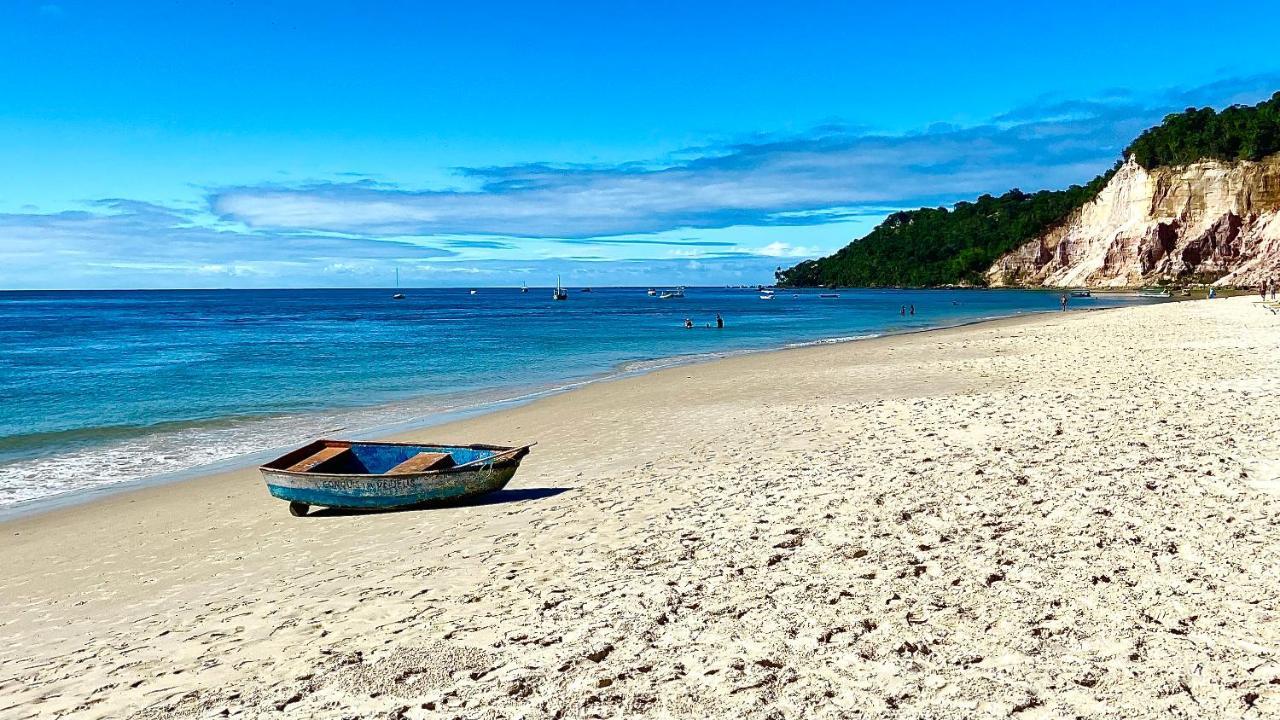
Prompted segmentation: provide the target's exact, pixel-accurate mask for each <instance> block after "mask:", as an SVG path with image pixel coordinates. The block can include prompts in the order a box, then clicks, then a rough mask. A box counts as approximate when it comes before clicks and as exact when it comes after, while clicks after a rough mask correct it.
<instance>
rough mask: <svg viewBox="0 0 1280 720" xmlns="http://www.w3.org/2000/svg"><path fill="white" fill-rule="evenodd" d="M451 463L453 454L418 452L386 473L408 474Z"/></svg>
mask: <svg viewBox="0 0 1280 720" xmlns="http://www.w3.org/2000/svg"><path fill="white" fill-rule="evenodd" d="M452 465H453V456H452V455H450V454H449V453H433V452H420V453H418V454H417V455H414V456H413V457H411V458H409V459H408V460H405V461H404V462H402V463H400V464H399V465H397V466H395V467H393V468H391V469H390V470H388V471H387V472H386V473H385V474H386V475H408V474H410V473H420V472H427V471H429V470H443V469H444V468H447V467H450V466H452Z"/></svg>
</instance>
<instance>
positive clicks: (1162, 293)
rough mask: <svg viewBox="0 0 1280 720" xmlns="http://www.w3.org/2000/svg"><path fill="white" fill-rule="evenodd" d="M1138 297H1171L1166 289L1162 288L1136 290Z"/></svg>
mask: <svg viewBox="0 0 1280 720" xmlns="http://www.w3.org/2000/svg"><path fill="white" fill-rule="evenodd" d="M1138 297H1144V298H1167V297H1173V295H1172V294H1170V293H1169V291H1168V290H1165V289H1164V288H1143V289H1141V290H1139V291H1138Z"/></svg>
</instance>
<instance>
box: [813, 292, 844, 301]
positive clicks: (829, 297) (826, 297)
mask: <svg viewBox="0 0 1280 720" xmlns="http://www.w3.org/2000/svg"><path fill="white" fill-rule="evenodd" d="M818 297H820V298H822V299H824V300H834V299H836V298H838V297H840V293H818Z"/></svg>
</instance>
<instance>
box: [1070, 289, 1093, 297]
mask: <svg viewBox="0 0 1280 720" xmlns="http://www.w3.org/2000/svg"><path fill="white" fill-rule="evenodd" d="M1071 297H1074V298H1086V297H1093V293H1091V292H1089V291H1088V290H1072V291H1071Z"/></svg>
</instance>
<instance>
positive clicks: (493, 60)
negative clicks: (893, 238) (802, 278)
mask: <svg viewBox="0 0 1280 720" xmlns="http://www.w3.org/2000/svg"><path fill="white" fill-rule="evenodd" d="M1256 14H1257V5H1256V4H1248V5H1246V4H1244V3H1233V2H1220V3H1214V4H1209V3H1199V2H1197V3H1192V2H1179V1H1176V0H1174V1H1165V2H1159V3H1154V2H1150V3H1146V2H1133V3H1116V2H1106V3H1093V2H1076V3H1072V4H1070V5H1069V6H1053V5H1051V4H1040V3H1026V2H1019V3H1004V4H996V3H986V4H982V5H981V6H976V5H975V6H971V7H967V8H966V7H957V6H954V5H953V4H951V3H945V4H944V3H936V4H930V3H877V4H875V5H857V4H854V3H785V4H783V3H760V4H753V3H750V2H738V3H724V4H712V3H674V2H673V3H665V2H635V3H630V2H618V3H598V2H593V3H536V4H535V3H521V4H516V3H479V2H476V3H467V4H461V3H459V4H456V5H453V6H448V5H445V4H435V3H427V4H408V3H389V2H388V3H379V2H361V3H355V2H351V3H346V2H324V1H322V0H314V1H312V2H305V3H303V2H297V3H293V2H254V3H235V4H232V3H223V2H202V3H195V2H193V3H174V2H171V1H169V2H128V3H125V2H118V3H112V2H102V1H98V2H80V1H77V0H54V1H52V2H28V1H27V0H4V2H0V163H2V164H3V167H4V172H2V173H0V288H10V289H12V288H131V287H317V286H370V285H382V284H387V283H389V282H390V279H391V277H392V276H393V273H394V269H395V268H396V267H399V268H400V272H401V277H402V280H403V281H404V284H406V285H464V286H465V285H477V286H480V285H514V284H519V283H521V282H528V283H529V284H530V285H539V284H543V285H545V284H550V283H552V282H554V278H555V275H556V274H557V273H560V274H563V275H564V276H565V278H566V282H568V283H571V284H592V285H605V284H634V285H655V284H676V283H682V284H723V283H756V282H767V281H769V280H770V278H771V275H772V270H773V268H774V267H776V266H778V265H790V264H793V263H794V262H796V261H797V260H799V259H802V258H804V257H811V256H815V255H820V254H825V253H827V252H830V251H832V250H834V249H837V248H839V247H841V246H843V245H844V244H845V243H847V242H848V241H850V240H851V239H853V238H855V237H858V236H860V235H862V234H864V233H865V232H866V231H867V230H869V229H870V228H871V227H873V226H874V225H875V224H876V223H877V222H879V220H880V219H881V218H882V217H883V216H884V215H885V214H886V213H887V212H890V211H892V210H895V209H899V208H908V207H917V206H920V205H936V204H947V203H951V202H954V201H956V200H959V199H963V198H967V197H972V196H975V195H977V194H981V193H983V192H992V193H999V192H1003V191H1004V190H1007V189H1008V188H1010V187H1020V188H1022V189H1023V190H1036V189H1041V188H1055V187H1062V186H1065V185H1067V184H1070V183H1073V182H1084V181H1087V180H1088V179H1090V178H1091V177H1093V176H1094V175H1096V174H1097V173H1098V172H1100V171H1102V170H1104V169H1105V168H1106V167H1108V166H1110V165H1111V163H1112V162H1114V160H1115V158H1116V157H1118V154H1119V152H1120V150H1121V148H1123V146H1124V145H1125V144H1126V143H1127V142H1128V141H1129V140H1130V139H1132V137H1133V136H1135V135H1136V134H1137V133H1138V132H1140V131H1141V130H1142V129H1143V128H1145V127H1147V126H1149V125H1151V124H1154V123H1156V122H1158V121H1159V119H1160V118H1161V117H1162V116H1163V115H1164V114H1165V113H1167V112H1170V111H1175V110H1179V109H1181V108H1183V107H1186V106H1188V105H1205V104H1209V105H1214V106H1216V107H1222V106H1224V105H1227V104H1230V103H1234V102H1249V103H1252V102H1255V101H1257V100H1259V99H1262V98H1264V97H1267V96H1269V95H1270V94H1271V93H1272V92H1274V91H1276V90H1280V56H1277V55H1276V54H1275V53H1274V52H1273V51H1272V50H1271V48H1270V46H1269V44H1268V43H1266V42H1263V41H1259V40H1256V39H1250V38H1249V37H1247V36H1241V35H1239V34H1238V32H1237V30H1238V28H1239V27H1241V24H1242V23H1246V22H1247V19H1248V18H1251V17H1256ZM1223 37H1231V38H1236V40H1233V41H1231V42H1222V41H1220V40H1219V39H1220V38H1223ZM1197 38H1201V39H1200V40H1197ZM1215 38H1216V39H1215Z"/></svg>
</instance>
